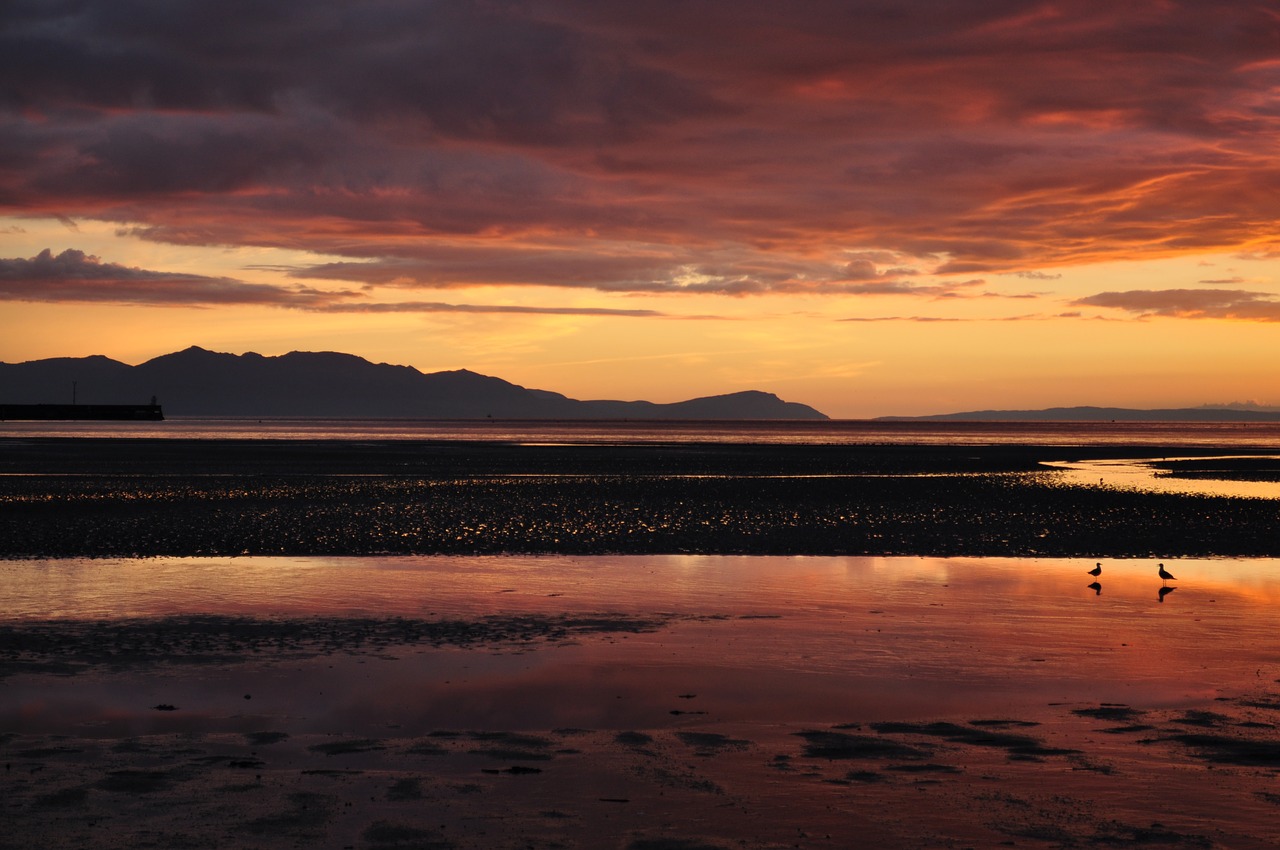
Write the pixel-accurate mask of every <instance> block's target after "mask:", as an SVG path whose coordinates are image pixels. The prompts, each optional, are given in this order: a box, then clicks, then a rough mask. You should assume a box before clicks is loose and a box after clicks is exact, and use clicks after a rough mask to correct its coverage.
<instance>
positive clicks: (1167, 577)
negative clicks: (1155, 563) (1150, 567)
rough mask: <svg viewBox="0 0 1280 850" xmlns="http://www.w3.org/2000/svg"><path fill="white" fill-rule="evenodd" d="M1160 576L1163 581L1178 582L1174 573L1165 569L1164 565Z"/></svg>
mask: <svg viewBox="0 0 1280 850" xmlns="http://www.w3.org/2000/svg"><path fill="white" fill-rule="evenodd" d="M1159 575H1160V580H1161V581H1171V580H1172V581H1177V580H1178V579H1177V577H1176V576H1174V575H1173V573H1171V572H1169V571H1168V570H1166V569H1165V568H1164V564H1161V565H1160V571H1159Z"/></svg>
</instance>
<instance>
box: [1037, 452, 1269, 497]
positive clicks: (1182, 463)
mask: <svg viewBox="0 0 1280 850" xmlns="http://www.w3.org/2000/svg"><path fill="white" fill-rule="evenodd" d="M1215 461H1218V462H1219V463H1217V464H1215V463H1214V462H1215ZM1043 465H1044V466H1047V467H1050V468H1052V469H1057V470H1061V471H1062V473H1063V477H1064V479H1065V481H1066V482H1067V483H1069V484H1073V485H1075V486H1078V487H1090V486H1101V487H1119V488H1130V489H1135V490H1141V491H1143V492H1147V493H1187V494H1195V495H1206V496H1230V497H1236V498H1245V499H1280V479H1278V478H1277V468H1278V467H1280V457H1277V456H1275V455H1230V456H1221V457H1158V458H1155V457H1152V458H1130V459H1115V458H1105V459H1093V460H1077V461H1044V462H1043ZM1241 467H1243V468H1244V469H1247V470H1249V471H1242V469H1241ZM1259 470H1262V471H1259ZM1250 476H1251V477H1250Z"/></svg>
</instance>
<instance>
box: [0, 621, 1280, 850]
mask: <svg viewBox="0 0 1280 850" xmlns="http://www.w3.org/2000/svg"><path fill="white" fill-rule="evenodd" d="M671 626H672V624H671V623H669V622H668V623H664V622H661V621H659V620H652V621H638V620H635V619H631V618H621V619H617V620H614V619H611V618H608V617H601V618H597V619H595V620H594V621H589V622H588V621H578V622H569V621H566V620H564V619H563V618H547V619H539V618H519V619H516V620H504V619H502V618H488V619H485V620H482V621H474V622H470V623H453V624H450V625H448V626H445V627H441V626H439V625H438V624H431V623H411V622H405V621H377V620H369V619H366V620H362V621H359V622H353V621H340V620H328V621H307V622H302V621H298V622H276V623H274V624H263V623H261V622H258V623H254V622H251V621H244V620H236V619H234V618H225V619H219V618H202V619H200V620H199V622H190V621H183V620H173V621H165V620H158V621H149V622H145V623H139V622H133V623H126V624H123V625H119V624H118V625H113V626H104V625H103V624H101V623H98V624H87V623H80V624H77V623H64V624H60V625H58V626H51V625H49V624H42V625H35V626H31V627H29V628H25V629H24V628H10V629H7V630H6V631H5V633H4V634H3V637H0V643H2V644H3V646H5V647H6V648H7V649H8V650H9V651H8V652H7V653H6V655H7V659H6V660H7V663H6V667H5V669H4V670H2V671H0V673H3V674H7V675H6V676H5V678H4V679H0V687H5V684H4V683H8V684H9V685H16V684H18V683H25V684H26V686H27V687H30V683H31V682H32V681H35V680H38V679H39V676H40V675H59V676H71V677H74V678H73V679H72V680H71V681H74V682H78V683H79V684H80V686H81V687H83V688H85V689H86V690H87V691H88V692H89V693H90V694H92V693H93V691H94V689H95V688H97V687H102V686H104V685H105V684H110V683H111V682H113V681H117V682H118V681H120V680H123V679H129V677H134V679H135V680H137V681H138V682H140V683H144V684H140V685H139V688H138V691H139V692H138V694H137V696H136V698H135V702H138V703H139V704H138V705H136V706H135V707H134V710H132V711H130V712H124V713H118V714H115V715H107V716H102V715H90V716H87V717H86V718H83V720H84V721H86V722H81V723H76V722H75V721H74V718H63V719H61V720H59V719H58V718H48V717H29V718H28V719H27V722H26V723H25V724H18V725H22V726H23V727H24V728H22V729H21V730H20V731H10V732H4V733H0V760H2V761H3V764H4V767H3V773H2V774H0V811H2V812H3V814H2V819H3V822H4V824H5V827H4V830H3V831H2V832H0V847H4V848H24V850H25V848H32V847H67V848H71V847H76V848H138V847H157V848H180V847H189V848H228V847H245V848H249V847H262V848H287V847H335V848H346V847H350V848H369V849H370V850H391V848H433V850H443V848H513V850H514V848H620V850H730V848H782V847H815V848H846V847H875V848H879V847H883V848H927V847H995V846H1010V847H1044V848H1049V847H1067V848H1070V847H1101V848H1114V847H1120V848H1124V847H1133V848H1214V847H1220V848H1264V847H1273V846H1276V842H1280V787H1277V785H1276V777H1277V771H1278V770H1280V686H1278V685H1277V684H1276V682H1274V681H1272V680H1270V679H1267V680H1263V679H1261V678H1259V679H1258V680H1257V681H1255V682H1252V683H1247V688H1246V689H1241V690H1234V691H1232V692H1231V695H1229V696H1219V697H1217V698H1209V697H1205V698H1204V699H1203V700H1202V704H1198V705H1194V704H1193V707H1190V708H1188V707H1187V706H1186V705H1181V706H1178V707H1170V706H1168V705H1163V704H1162V705H1145V704H1120V703H1114V702H1108V703H1096V702H1067V703H1048V704H1041V705H1039V706H1038V707H1035V708H1028V707H1027V706H1025V705H1022V706H1020V707H1019V709H1018V710H1017V711H1016V712H1011V711H1008V710H1005V711H1001V710H992V709H990V708H987V709H986V710H985V711H984V710H975V711H974V712H972V713H966V714H959V715H956V716H945V715H944V716H933V717H928V718H915V717H913V718H911V719H906V720H895V719H892V717H891V715H886V714H885V713H879V714H874V713H873V714H870V715H869V716H848V717H844V718H839V719H837V718H830V717H828V718H823V719H820V720H819V719H815V718H805V717H791V716H754V717H743V716H741V712H739V716H736V717H731V718H726V716H725V712H724V711H723V709H722V708H720V707H718V706H717V703H716V699H715V694H716V691H717V689H718V688H719V687H721V685H720V684H719V683H717V682H715V681H701V682H698V681H696V679H694V680H693V681H691V682H690V685H691V687H690V689H689V690H678V689H677V688H676V687H675V686H674V685H675V681H668V682H661V683H659V684H658V687H657V692H655V693H649V694H645V695H644V696H643V698H642V700H641V701H643V702H645V703H646V705H645V706H644V707H643V708H640V709H637V710H636V711H635V713H634V714H633V715H632V719H633V720H634V721H635V722H634V723H633V724H631V725H608V724H605V725H594V726H591V727H578V726H549V727H546V728H540V727H536V726H534V727H530V726H529V724H527V723H525V724H511V725H506V726H499V727H493V726H489V725H486V723H485V721H486V719H489V718H491V717H492V711H491V708H490V707H487V706H483V705H479V704H477V705H475V706H474V711H475V715H474V718H473V721H474V722H472V723H468V722H466V721H465V720H463V721H461V722H458V723H455V724H452V725H440V726H438V727H434V728H407V727H405V726H404V725H401V724H390V723H383V724H381V725H379V726H377V727H376V728H370V727H369V726H367V725H361V724H363V723H367V722H368V721H369V718H367V717H363V716H358V717H357V716H353V717H352V718H350V722H351V728H349V729H347V730H342V729H331V730H329V731H318V730H316V729H314V728H309V726H308V724H307V722H306V718H304V717H289V716H281V715H280V714H278V713H276V714H273V713H272V712H271V711H270V709H269V708H267V707H265V706H264V707H257V706H255V702H267V703H269V702H270V700H271V696H270V693H269V685H268V684H266V683H269V682H270V680H271V677H272V675H273V672H272V671H273V669H274V670H275V671H276V672H275V675H278V676H283V675H284V674H285V672H287V671H288V670H290V669H292V668H295V667H299V666H303V667H305V666H307V665H311V666H312V667H317V666H321V665H334V666H337V667H339V668H342V671H341V675H345V676H347V677H348V678H347V682H348V684H349V683H350V677H351V676H352V675H354V674H353V671H356V670H358V666H357V665H359V664H365V663H367V664H373V665H383V666H392V667H393V666H394V665H395V664H396V663H397V662H396V659H397V658H399V659H400V660H401V661H404V660H406V659H407V658H408V657H409V654H410V653H412V652H415V651H420V650H422V647H423V646H424V645H429V646H430V647H431V649H430V651H431V652H444V653H447V652H449V651H450V648H451V647H452V648H453V651H455V652H463V653H472V654H474V655H473V656H472V657H473V658H474V659H475V660H476V663H477V664H479V661H480V658H481V656H491V655H494V654H496V655H497V657H499V658H512V657H518V658H529V659H531V660H534V661H536V660H537V658H538V657H539V656H540V655H542V654H545V653H556V652H564V651H569V650H568V644H565V643H564V642H565V641H566V640H569V641H570V643H571V644H572V645H573V646H576V647H577V648H578V649H579V650H580V651H581V650H583V649H584V648H585V649H586V650H587V651H591V650H592V648H593V647H603V648H604V649H606V650H607V648H608V647H609V646H612V645H616V643H617V642H620V635H622V634H632V635H641V634H645V633H648V634H651V635H652V634H655V633H656V634H658V635H661V633H662V632H663V630H665V629H668V628H670V627H671ZM413 640H417V641H421V643H412V642H409V643H406V641H413ZM14 647H18V648H17V649H16V650H15V649H14ZM512 653H517V655H515V656H513V655H512ZM1268 661H1269V663H1268V671H1269V673H1268V674H1269V675H1273V674H1274V672H1275V669H1276V668H1275V666H1274V659H1269V660H1268ZM194 668H199V669H200V671H201V672H200V673H199V674H198V675H197V674H193V673H192V672H191V671H192V670H193V669H194ZM39 670H43V671H44V673H43V674H36V673H35V671H39ZM338 675H339V674H335V677H336V676H338ZM627 675H628V674H627V671H626V670H623V671H620V675H619V676H618V680H617V681H616V682H610V683H609V684H607V685H602V686H601V688H599V689H595V690H586V691H579V692H572V693H561V694H559V695H549V694H547V693H545V692H538V691H536V690H533V689H530V690H529V692H528V693H527V694H526V698H527V700H528V705H527V706H524V708H527V710H528V711H529V713H530V714H531V715H533V716H537V715H538V713H539V712H541V711H544V710H546V708H547V703H548V702H555V701H557V700H558V701H559V703H560V708H559V709H558V710H559V711H560V712H561V713H562V714H566V715H571V714H572V713H573V712H572V711H571V710H569V709H570V706H569V705H568V704H569V703H572V702H574V701H582V702H587V701H595V702H598V703H602V704H608V703H613V702H614V701H615V700H621V699H623V696H622V695H621V694H619V695H614V694H613V693H612V692H611V691H610V688H617V689H621V688H622V687H623V683H624V682H625V681H626V679H627ZM633 675H635V676H636V677H638V678H643V674H642V673H639V672H637V673H635V674H633ZM193 678H194V679H195V680H196V681H197V682H200V683H206V682H210V681H213V682H223V683H224V684H223V686H222V690H224V691H228V692H227V693H221V694H219V693H217V688H210V687H196V686H195V685H194V684H193V681H192V680H193ZM238 680H244V681H253V682H256V684H255V685H253V686H252V687H253V689H254V690H255V691H256V693H245V694H243V695H242V694H240V693H239V692H230V691H232V690H233V689H234V687H235V685H234V684H226V683H228V682H232V683H234V682H237V681H238ZM63 682H64V685H65V684H66V683H67V680H65V679H64V680H63ZM146 682H151V683H152V686H151V687H147V686H146V685H145V683H146ZM334 684H335V685H336V684H337V682H336V681H335V682H334ZM650 684H651V685H652V684H654V683H653V682H650ZM860 684H861V683H860V682H859V681H857V680H854V681H851V682H850V683H849V686H850V687H858V686H860ZM1231 684H1232V685H1239V684H1240V683H1238V682H1236V683H1231ZM259 687H266V688H267V689H268V692H267V693H264V692H263V691H262V690H259ZM434 687H435V688H436V689H437V690H447V689H448V687H449V685H448V683H447V682H443V683H435V684H434ZM1227 690H1228V691H1231V690H1232V689H1231V688H1228V689H1227ZM157 691H159V692H165V691H168V692H169V693H172V694H174V697H173V699H174V702H173V703H162V702H156V703H154V704H143V703H144V700H149V699H154V693H156V692H157ZM516 692H517V693H518V692H519V691H518V690H517V691H516ZM872 702H874V700H872ZM236 703H239V705H236ZM38 708H39V706H36V709H38ZM517 708H519V707H517ZM621 711H622V716H627V715H626V711H627V709H625V708H624V709H621ZM882 711H888V709H887V708H885V709H882ZM371 713H372V714H374V715H375V716H376V715H377V712H376V711H372V712H371ZM514 714H515V716H519V714H520V712H519V711H516V712H515V713H514ZM87 721H91V722H87ZM8 722H9V723H10V724H14V723H15V721H14V720H13V719H12V718H10V719H9V721H8ZM535 722H536V721H535Z"/></svg>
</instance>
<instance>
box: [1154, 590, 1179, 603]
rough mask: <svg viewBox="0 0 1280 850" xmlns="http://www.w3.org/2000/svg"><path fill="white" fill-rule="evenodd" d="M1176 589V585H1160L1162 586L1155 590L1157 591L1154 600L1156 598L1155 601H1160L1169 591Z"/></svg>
mask: <svg viewBox="0 0 1280 850" xmlns="http://www.w3.org/2000/svg"><path fill="white" fill-rule="evenodd" d="M1177 589H1178V588H1176V587H1162V588H1160V589H1159V590H1157V591H1156V600H1157V601H1160V602H1163V601H1164V598H1165V597H1166V596H1168V595H1169V594H1170V593H1173V592H1174V591H1175V590H1177Z"/></svg>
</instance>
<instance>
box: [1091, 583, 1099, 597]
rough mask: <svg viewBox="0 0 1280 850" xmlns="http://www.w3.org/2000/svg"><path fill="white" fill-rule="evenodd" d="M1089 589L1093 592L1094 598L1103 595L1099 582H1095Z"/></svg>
mask: <svg viewBox="0 0 1280 850" xmlns="http://www.w3.org/2000/svg"><path fill="white" fill-rule="evenodd" d="M1089 589H1090V590H1092V591H1093V595H1094V596H1101V595H1102V585H1101V584H1100V583H1099V582H1096V581H1095V582H1094V583H1093V584H1091V585H1089Z"/></svg>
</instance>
